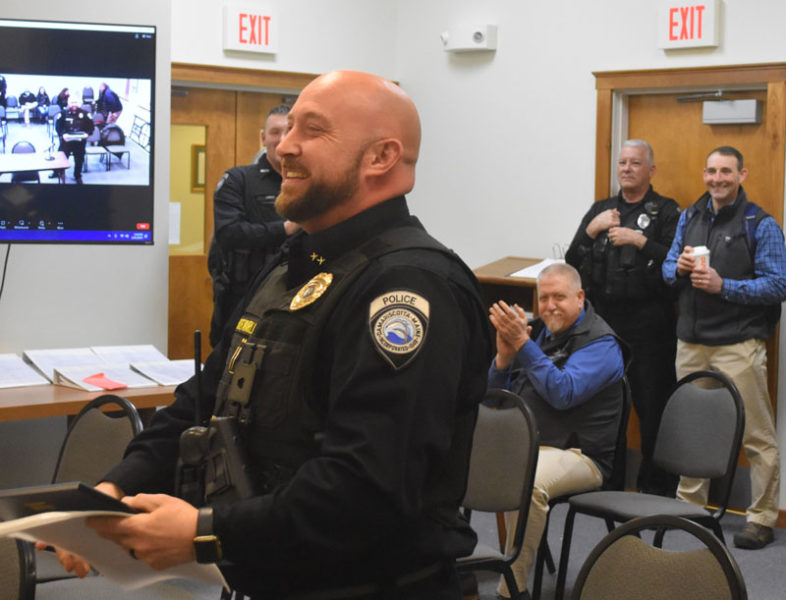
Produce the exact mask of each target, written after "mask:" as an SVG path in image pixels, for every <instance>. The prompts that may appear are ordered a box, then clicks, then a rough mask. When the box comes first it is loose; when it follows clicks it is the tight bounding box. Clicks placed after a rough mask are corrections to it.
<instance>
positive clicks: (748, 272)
mask: <svg viewBox="0 0 786 600" xmlns="http://www.w3.org/2000/svg"><path fill="white" fill-rule="evenodd" d="M709 198H710V196H709V194H704V195H703V196H702V197H701V198H699V200H698V201H697V202H696V203H695V204H693V205H692V206H691V207H690V208H688V212H687V215H686V216H685V219H686V222H685V236H684V239H683V247H684V246H694V247H695V246H707V248H709V250H710V266H711V267H712V268H713V269H715V270H716V271H717V272H718V275H720V276H721V277H722V278H726V277H728V278H729V279H737V280H743V279H753V278H754V277H755V272H754V251H753V248H752V247H751V244H752V240H749V239H748V238H749V234H748V230H747V228H746V225H745V215H746V212H748V213H749V214H750V211H751V209H750V208H749V207H750V206H751V205H753V203H752V202H748V199H747V197H746V195H745V191H744V190H743V189H742V188H740V191H739V194H738V195H737V200H736V201H735V202H734V204H732V205H730V206H724V207H723V208H721V209H720V210H719V211H718V214H717V215H713V213H712V211H711V209H710V208H708V201H709ZM753 206H755V205H753ZM756 208H758V207H756ZM754 214H755V216H754V217H753V218H754V219H755V220H756V224H758V222H759V221H761V219H763V218H764V217H767V216H768V215H767V213H766V212H764V211H763V210H761V208H758V211H755V213H754ZM754 229H755V228H754ZM778 307H779V305H778ZM679 308H680V311H679V319H678V320H677V337H678V338H679V339H681V340H682V341H684V342H688V343H692V344H705V345H707V346H722V345H728V344H736V343H739V342H743V341H745V340H749V339H751V338H756V339H760V340H766V339H767V338H768V337H769V336H770V333H771V331H772V328H771V326H772V323H771V322H770V321H771V319H770V318H769V314H770V313H771V312H772V308H771V307H769V306H767V305H760V304H738V303H736V302H729V301H728V300H724V299H723V298H722V297H721V295H720V294H709V293H707V292H704V291H702V290H697V289H696V288H694V287H693V286H691V285H687V286H685V287H684V288H683V289H682V290H681V292H680V304H679ZM776 308H777V307H776Z"/></svg>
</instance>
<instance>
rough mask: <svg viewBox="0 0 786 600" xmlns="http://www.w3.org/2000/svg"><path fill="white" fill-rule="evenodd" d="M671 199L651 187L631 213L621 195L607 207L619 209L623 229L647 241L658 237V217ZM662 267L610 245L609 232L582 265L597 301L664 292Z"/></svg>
mask: <svg viewBox="0 0 786 600" xmlns="http://www.w3.org/2000/svg"><path fill="white" fill-rule="evenodd" d="M668 200H669V198H664V197H662V196H660V195H658V194H657V193H656V192H655V191H653V189H652V188H650V189H649V191H648V192H647V194H646V195H645V196H644V198H643V199H642V200H641V202H639V203H638V206H636V207H635V208H634V209H632V210H628V211H625V207H624V204H625V199H624V198H623V197H622V193H621V192H620V194H618V195H617V196H614V197H613V198H610V199H609V200H607V201H606V202H607V203H609V206H608V207H607V208H619V210H620V213H621V215H622V218H621V221H620V226H621V227H628V228H630V229H633V230H636V231H638V232H640V233H642V234H643V235H644V236H645V237H646V238H647V239H650V238H653V237H655V235H656V233H657V231H658V229H659V225H660V223H659V217H660V212H661V210H662V209H663V206H664V205H665V204H666V202H667V201H668ZM660 267H661V266H660V264H659V263H658V262H657V261H656V260H653V259H651V258H648V257H647V256H645V255H644V254H643V253H641V252H639V251H638V249H637V248H636V247H635V246H633V245H630V244H627V245H625V246H619V247H618V246H614V245H612V244H611V242H609V232H608V231H603V232H601V233H600V234H598V236H597V237H596V238H595V241H594V243H593V244H592V249H591V251H590V252H589V255H588V256H585V257H584V260H583V261H582V264H581V268H580V271H581V274H582V283H583V284H584V286H585V288H586V291H587V294H588V295H589V297H590V298H592V299H593V300H594V301H595V302H601V301H607V302H615V301H624V300H643V299H645V298H653V296H655V297H657V296H659V295H661V294H663V293H664V292H665V286H664V285H663V281H662V277H661V273H660Z"/></svg>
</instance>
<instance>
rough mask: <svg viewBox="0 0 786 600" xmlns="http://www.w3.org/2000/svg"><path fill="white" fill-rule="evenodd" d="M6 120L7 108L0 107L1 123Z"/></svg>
mask: <svg viewBox="0 0 786 600" xmlns="http://www.w3.org/2000/svg"><path fill="white" fill-rule="evenodd" d="M3 119H5V106H3V105H0V121H1V120H3Z"/></svg>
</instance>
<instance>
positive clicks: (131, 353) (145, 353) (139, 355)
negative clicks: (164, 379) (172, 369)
mask: <svg viewBox="0 0 786 600" xmlns="http://www.w3.org/2000/svg"><path fill="white" fill-rule="evenodd" d="M91 350H92V351H93V352H95V353H96V354H97V355H98V356H100V357H101V358H102V359H104V361H105V362H108V363H113V364H114V363H118V364H120V363H123V364H126V365H127V364H129V363H132V362H139V361H148V360H167V357H166V356H164V355H163V354H162V353H161V351H160V350H159V349H158V348H156V347H155V346H154V345H153V344H140V345H138V346H93V347H92V348H91Z"/></svg>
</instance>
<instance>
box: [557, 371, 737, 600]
mask: <svg viewBox="0 0 786 600" xmlns="http://www.w3.org/2000/svg"><path fill="white" fill-rule="evenodd" d="M695 381H703V384H704V385H707V384H709V385H714V386H716V387H712V388H706V387H699V386H697V385H695V384H694V382H695ZM717 386H720V387H717ZM744 429H745V411H744V408H743V404H742V398H741V397H740V393H739V391H738V390H737V387H736V386H735V385H734V383H733V382H732V381H731V380H729V379H728V378H727V377H725V376H724V375H722V374H720V373H716V372H714V371H699V372H696V373H691V374H689V375H687V376H685V377H683V378H682V379H681V380H680V381H678V382H677V385H676V386H675V388H674V391H673V392H672V393H671V396H670V397H669V400H668V402H667V403H666V407H665V409H664V411H663V416H662V418H661V422H660V427H659V428H658V435H657V438H656V440H655V451H654V454H653V462H654V463H655V464H656V465H657V466H659V467H661V468H662V469H664V470H665V471H667V472H669V473H672V474H674V475H684V476H687V477H697V478H703V479H709V480H711V483H712V492H713V493H712V496H713V497H712V502H713V504H714V507H709V506H708V507H703V506H697V505H695V504H691V503H689V502H685V501H683V500H679V499H677V498H666V497H663V496H656V495H652V494H642V493H638V492H625V491H599V492H587V493H584V494H578V495H576V496H573V497H572V498H571V499H570V501H569V503H568V505H569V508H568V514H567V517H566V519H565V532H564V536H563V539H562V554H561V556H560V562H559V573H558V575H557V590H556V595H555V597H556V598H557V600H562V597H563V592H564V589H565V575H566V573H567V568H568V558H569V556H570V544H571V538H572V536H573V522H574V519H575V517H576V514H577V513H580V514H585V515H589V516H593V517H599V518H601V519H604V520H606V522H607V523H608V522H609V521H613V522H614V523H624V522H627V521H630V520H631V519H634V518H636V517H643V516H649V515H657V514H663V515H671V516H674V517H683V518H685V519H689V520H691V521H695V522H697V523H699V524H700V525H704V526H705V527H709V528H710V529H712V531H713V532H714V533H715V535H716V536H717V537H718V539H719V540H720V541H721V543H725V541H724V539H723V531H722V529H721V526H720V519H721V517H723V515H724V514H725V513H726V507H727V505H728V502H729V495H730V494H731V485H732V482H733V480H734V473H735V471H736V467H737V456H738V455H739V453H740V446H741V444H742V433H743V430H744Z"/></svg>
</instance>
